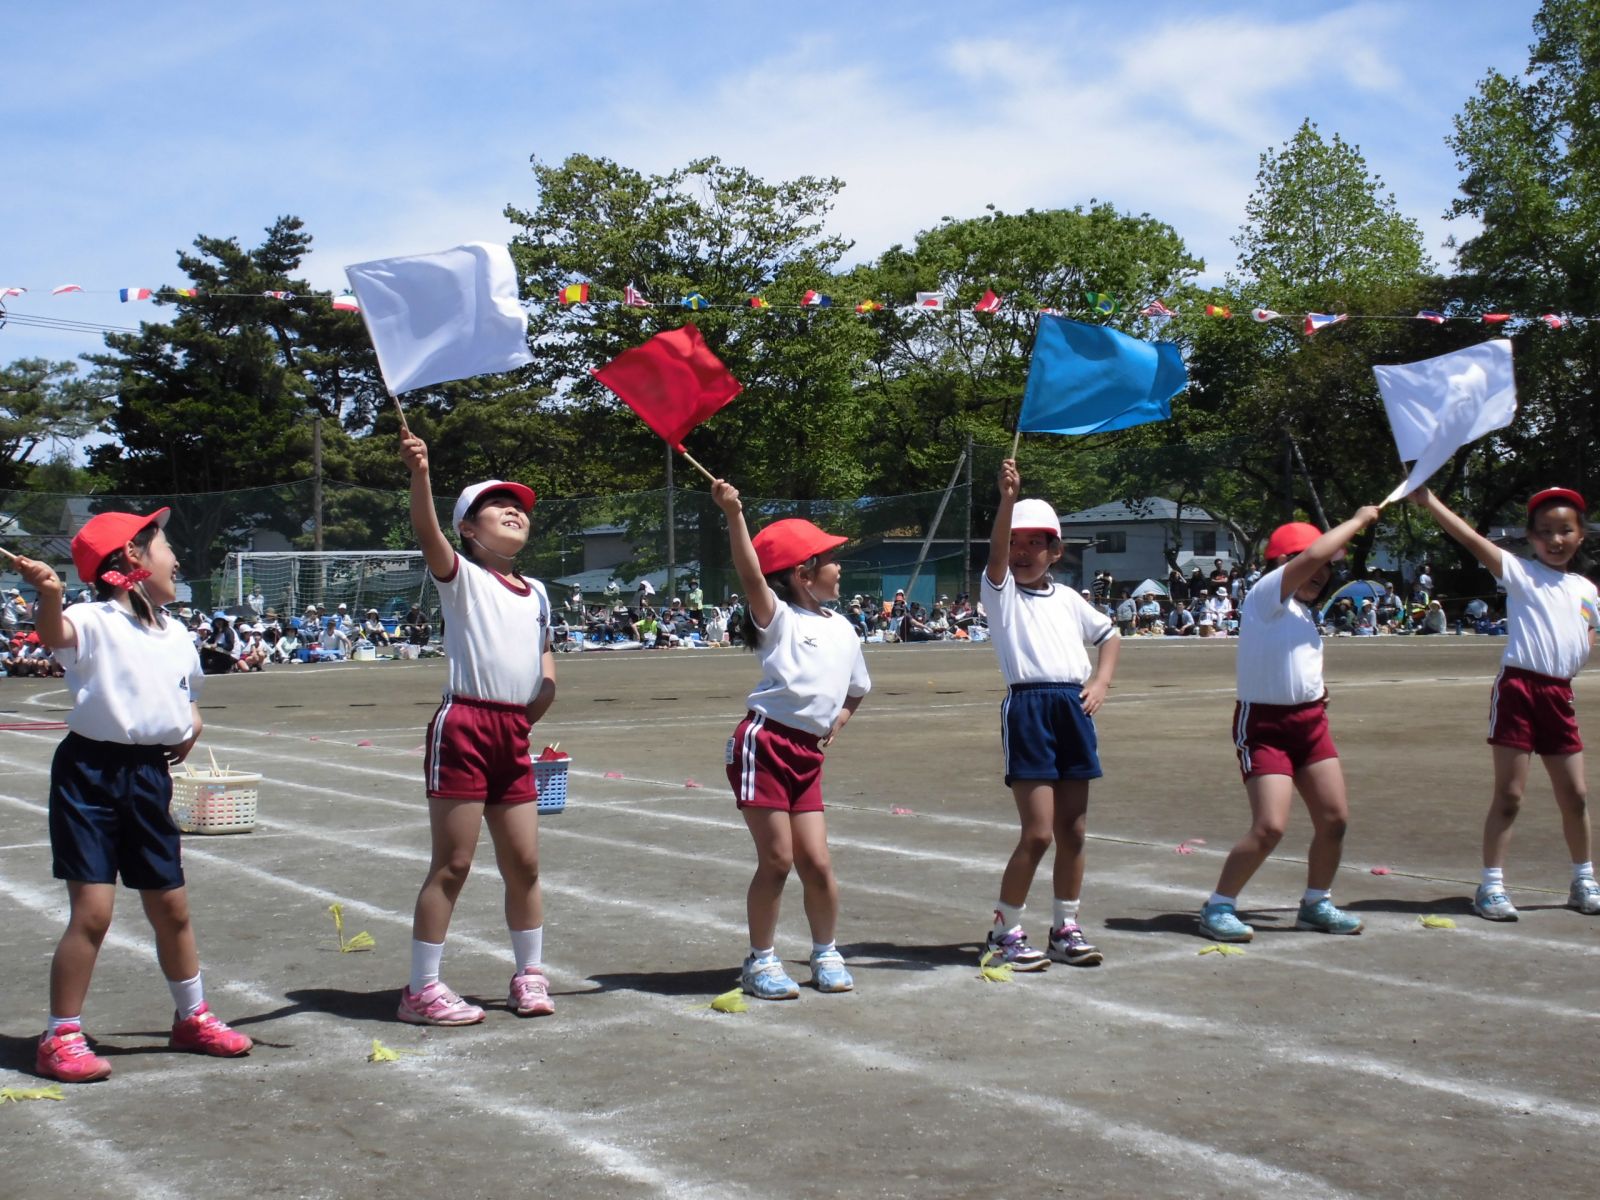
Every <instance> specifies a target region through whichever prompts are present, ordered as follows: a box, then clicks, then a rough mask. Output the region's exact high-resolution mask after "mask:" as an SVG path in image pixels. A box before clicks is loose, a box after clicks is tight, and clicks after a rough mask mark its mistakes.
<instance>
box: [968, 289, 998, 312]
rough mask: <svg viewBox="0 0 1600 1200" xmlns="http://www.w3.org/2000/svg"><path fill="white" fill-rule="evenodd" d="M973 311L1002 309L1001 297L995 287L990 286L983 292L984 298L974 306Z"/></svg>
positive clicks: (996, 310)
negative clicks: (995, 291) (997, 294)
mask: <svg viewBox="0 0 1600 1200" xmlns="http://www.w3.org/2000/svg"><path fill="white" fill-rule="evenodd" d="M972 311H973V312H984V313H992V312H999V311H1000V297H999V296H996V295H995V294H994V289H993V288H988V289H986V290H985V291H984V293H983V298H982V299H981V300H979V301H978V302H977V303H976V304H974V305H973V306H972Z"/></svg>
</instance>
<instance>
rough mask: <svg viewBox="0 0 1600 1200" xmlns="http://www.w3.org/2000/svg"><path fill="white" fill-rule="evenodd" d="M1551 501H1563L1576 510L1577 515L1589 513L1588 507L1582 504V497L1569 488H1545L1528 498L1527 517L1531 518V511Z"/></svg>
mask: <svg viewBox="0 0 1600 1200" xmlns="http://www.w3.org/2000/svg"><path fill="white" fill-rule="evenodd" d="M1552 500H1564V501H1566V503H1568V504H1570V505H1572V507H1573V508H1575V509H1577V510H1578V513H1579V515H1580V516H1581V515H1582V514H1584V513H1586V512H1588V511H1589V506H1588V505H1587V504H1585V503H1584V500H1583V497H1582V496H1580V495H1579V494H1578V493H1577V492H1575V491H1573V490H1572V489H1571V488H1545V490H1544V491H1542V492H1535V493H1534V494H1533V495H1531V496H1529V497H1528V515H1529V516H1530V517H1531V516H1533V510H1534V509H1536V508H1538V507H1539V506H1540V505H1541V504H1548V503H1550V501H1552Z"/></svg>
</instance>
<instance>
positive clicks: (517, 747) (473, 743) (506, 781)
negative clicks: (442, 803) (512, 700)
mask: <svg viewBox="0 0 1600 1200" xmlns="http://www.w3.org/2000/svg"><path fill="white" fill-rule="evenodd" d="M530 729H532V726H531V725H530V724H529V723H528V710H527V709H526V708H524V707H523V706H522V705H520V704H501V703H500V702H498V701H495V700H477V699H474V698H472V697H471V696H446V697H445V698H444V702H443V703H442V704H440V705H439V711H438V712H436V713H434V714H433V720H431V721H429V722H428V741H427V750H426V754H425V755H424V758H423V768H422V769H423V772H424V775H425V777H426V779H427V781H428V799H430V800H475V801H478V802H479V803H482V804H526V803H527V802H528V801H530V800H537V799H538V798H539V790H538V788H537V787H536V786H535V784H534V782H533V760H532V758H530V757H529V754H528V731H529V730H530Z"/></svg>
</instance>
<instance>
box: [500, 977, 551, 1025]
mask: <svg viewBox="0 0 1600 1200" xmlns="http://www.w3.org/2000/svg"><path fill="white" fill-rule="evenodd" d="M506 1004H507V1006H509V1007H510V1009H511V1011H512V1012H514V1013H516V1014H517V1016H519V1017H548V1016H549V1015H550V1014H551V1013H553V1012H555V1010H556V1006H555V1001H553V1000H551V999H550V981H549V980H547V979H546V978H545V975H544V970H543V968H541V967H523V968H522V970H520V971H518V972H517V973H516V974H515V975H513V976H512V977H511V995H510V996H509V997H507V999H506Z"/></svg>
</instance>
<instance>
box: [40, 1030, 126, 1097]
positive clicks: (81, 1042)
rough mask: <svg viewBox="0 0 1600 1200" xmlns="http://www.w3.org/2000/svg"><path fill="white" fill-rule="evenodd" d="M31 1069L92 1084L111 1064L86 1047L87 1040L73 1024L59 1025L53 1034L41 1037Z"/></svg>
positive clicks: (74, 1081) (103, 1075)
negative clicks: (52, 1035)
mask: <svg viewBox="0 0 1600 1200" xmlns="http://www.w3.org/2000/svg"><path fill="white" fill-rule="evenodd" d="M33 1069H34V1070H35V1071H37V1072H38V1073H39V1074H40V1075H43V1076H44V1077H45V1078H46V1079H59V1080H60V1081H61V1082H62V1083H93V1082H94V1081H95V1080H96V1079H105V1078H107V1077H108V1076H109V1075H110V1074H111V1064H110V1063H108V1062H107V1061H106V1060H105V1059H103V1058H101V1057H100V1056H99V1055H97V1054H96V1053H95V1052H94V1051H93V1050H91V1049H89V1039H88V1038H86V1037H84V1036H83V1030H82V1029H80V1028H78V1026H76V1025H63V1026H61V1027H60V1028H59V1029H57V1030H56V1035H55V1036H54V1037H51V1036H50V1035H49V1034H45V1035H44V1036H42V1037H40V1039H39V1052H38V1053H37V1054H35V1055H34V1058H33Z"/></svg>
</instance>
